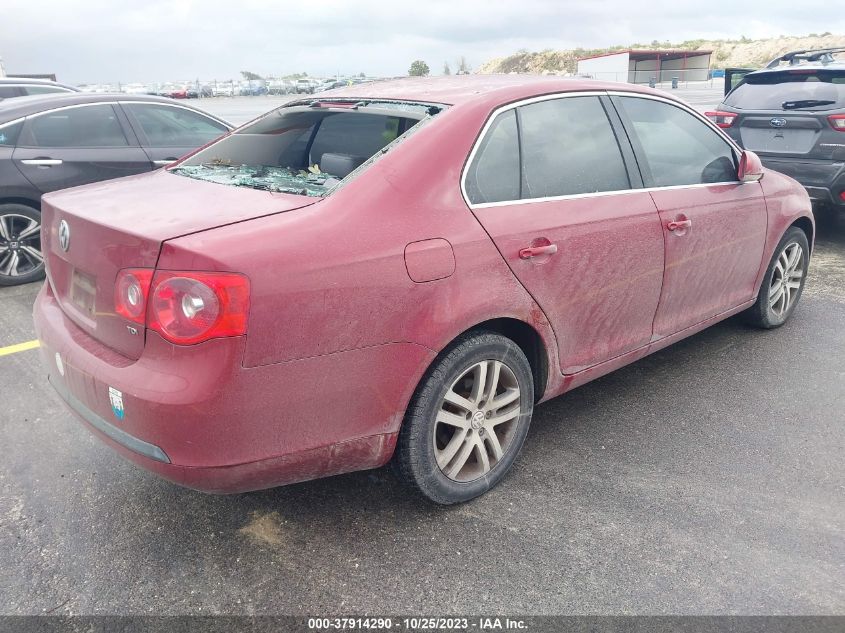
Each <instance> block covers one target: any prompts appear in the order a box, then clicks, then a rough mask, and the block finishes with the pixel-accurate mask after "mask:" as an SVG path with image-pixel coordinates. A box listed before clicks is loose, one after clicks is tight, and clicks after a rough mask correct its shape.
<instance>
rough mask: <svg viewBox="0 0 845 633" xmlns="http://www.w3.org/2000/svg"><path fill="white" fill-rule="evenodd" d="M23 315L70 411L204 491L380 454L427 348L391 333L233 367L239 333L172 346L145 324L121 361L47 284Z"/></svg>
mask: <svg viewBox="0 0 845 633" xmlns="http://www.w3.org/2000/svg"><path fill="white" fill-rule="evenodd" d="M34 318H35V326H36V331H37V334H38V338H39V339H40V341H41V353H42V358H43V361H44V363H45V366H46V367H47V369H48V377H49V380H50V382H51V383H52V384H53V386H54V387H55V388H56V390H57V391H58V392H59V394H60V395H61V396H62V398H63V399H64V400H65V402H66V403H67V404H68V406H69V408H70V409H71V410H72V411H73V412H74V414H75V415H76V416H77V417H78V418H79V419H80V420H82V421H83V422H84V423H85V424H86V426H87V427H88V428H89V429H90V430H91V431H92V432H93V433H94V434H95V435H97V436H98V437H99V438H100V439H102V440H103V441H104V442H106V443H107V444H108V445H109V446H111V447H112V448H113V449H114V450H116V451H117V452H118V453H120V454H121V455H123V456H124V457H126V458H127V459H129V460H131V461H132V462H134V463H136V464H138V465H140V466H142V467H143V468H145V469H147V470H150V471H152V472H154V473H157V474H158V475H160V476H162V477H164V478H166V479H168V480H170V481H173V482H175V483H178V484H181V485H184V486H188V487H190V488H195V489H198V490H203V491H206V492H216V493H228V492H243V491H248V490H257V489H261V488H269V487H273V486H278V485H284V484H289V483H294V482H298V481H305V480H308V479H314V478H318V477H324V476H328V475H334V474H339V473H344V472H350V471H354V470H363V469H367V468H375V467H378V466H381V465H382V464H384V463H386V462H387V461H388V460H389V459H390V457H391V455H392V454H393V449H394V448H395V443H396V437H397V434H398V431H399V425H400V423H401V420H402V416H403V414H404V409H405V406H406V405H407V402H408V400H409V399H410V396H411V391H412V390H413V387H414V385H415V384H416V382H417V380H418V378H419V376H420V375H421V374H422V372H423V371H424V370H425V367H427V365H428V363H429V362H430V360H431V359H432V358H433V352H431V351H430V350H428V349H426V348H423V347H421V346H417V345H413V344H395V345H382V346H375V347H370V348H366V349H361V350H353V351H349V352H343V353H339V354H331V355H328V356H318V357H314V358H309V359H303V360H299V361H292V362H288V363H278V364H274V365H267V366H262V367H254V368H244V367H243V366H242V365H241V359H242V358H243V349H244V344H245V340H244V339H243V337H240V338H228V339H216V340H212V341H208V342H206V343H202V344H199V345H194V346H188V347H178V346H173V345H171V344H169V343H168V342H166V341H164V340H163V339H162V338H160V337H159V336H158V335H156V334H155V333H151V332H148V333H147V341H146V345H145V347H144V352H143V354H142V356H141V357H140V358H139V359H138V360H137V361H132V360H130V359H127V358H126V357H123V356H121V355H120V354H118V353H116V352H114V351H113V350H111V349H109V348H107V347H104V346H103V345H101V344H100V343H98V342H97V341H96V340H94V339H93V338H91V337H90V336H89V335H88V334H86V333H85V332H83V331H82V330H81V329H80V328H78V327H77V326H76V325H75V324H74V323H73V322H72V321H70V320H69V319H68V318H67V317H66V316H65V315H64V313H63V312H62V310H61V308H60V307H59V306H58V303H57V302H56V300H55V298H54V297H53V295H52V293H51V292H50V290H49V285H48V284H45V286H44V287H43V288H42V290H41V292H40V293H39V295H38V298H37V299H36V303H35V309H34ZM57 357H58V358H59V359H60V360H61V363H59V362H58V361H57V360H56V359H57ZM110 388H111V389H112V390H115V391H116V392H118V393H119V394H120V397H121V403H122V411H120V413H121V415H122V417H119V416H118V414H117V413H116V412H115V410H114V409H113V408H112V400H111V397H110ZM315 389H319V391H318V392H315Z"/></svg>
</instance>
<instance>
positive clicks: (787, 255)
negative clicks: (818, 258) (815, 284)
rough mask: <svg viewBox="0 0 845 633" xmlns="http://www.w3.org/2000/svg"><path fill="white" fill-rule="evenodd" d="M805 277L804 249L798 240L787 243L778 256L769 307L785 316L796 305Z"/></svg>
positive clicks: (773, 273)
mask: <svg viewBox="0 0 845 633" xmlns="http://www.w3.org/2000/svg"><path fill="white" fill-rule="evenodd" d="M803 277H804V251H803V250H802V248H801V246H800V245H799V244H798V243H797V242H790V243H789V244H787V245H786V246H785V247H784V248H783V250H782V251H781V253H780V255H779V256H778V260H777V264H775V268H774V271H772V281H771V284H770V285H769V307H770V308H771V310H772V312H773V313H774V314H775V316H777V317H783V316H784V315H785V314H786V313H787V312H788V311H789V310H790V308H792V306H793V305H794V303H795V301H796V299H797V298H798V290H799V289H800V288H801V280H802V279H803Z"/></svg>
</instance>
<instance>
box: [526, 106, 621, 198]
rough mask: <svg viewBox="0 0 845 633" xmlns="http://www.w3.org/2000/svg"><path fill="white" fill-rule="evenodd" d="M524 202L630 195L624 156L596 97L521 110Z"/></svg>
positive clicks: (527, 107) (528, 107)
mask: <svg viewBox="0 0 845 633" xmlns="http://www.w3.org/2000/svg"><path fill="white" fill-rule="evenodd" d="M519 115H520V120H519V122H520V134H521V140H522V146H521V147H522V169H523V187H522V197H523V198H545V197H550V196H567V195H574V194H581V193H596V192H601V191H620V190H623V189H629V188H630V186H631V184H630V181H629V180H628V172H627V170H626V169H625V163H624V161H623V159H622V152H621V150H620V149H619V144H618V143H617V141H616V136H615V134H614V133H613V129H612V128H611V126H610V121H609V120H608V118H607V114H605V111H604V108H603V107H602V105H601V102H600V101H599V98H598V97H566V98H562V99H552V100H549V101H540V102H537V103H532V104H529V105H525V106H521V107H520V108H519Z"/></svg>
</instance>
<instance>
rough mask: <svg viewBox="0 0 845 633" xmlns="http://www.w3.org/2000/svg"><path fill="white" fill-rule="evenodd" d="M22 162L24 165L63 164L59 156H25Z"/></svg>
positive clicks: (51, 165)
mask: <svg viewBox="0 0 845 633" xmlns="http://www.w3.org/2000/svg"><path fill="white" fill-rule="evenodd" d="M21 162H22V163H23V164H24V165H36V166H38V167H53V166H54V165H61V164H62V161H61V159H59V158H24V159H22V160H21Z"/></svg>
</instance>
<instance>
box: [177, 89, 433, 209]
mask: <svg viewBox="0 0 845 633" xmlns="http://www.w3.org/2000/svg"><path fill="white" fill-rule="evenodd" d="M323 105H328V106H331V107H310V106H301V107H287V108H281V109H279V110H277V111H275V112H271V113H270V114H268V115H266V116H264V117H262V118H260V119H258V120H257V121H255V122H254V123H252V124H250V125H247V126H246V127H243V128H241V129H239V130H237V131H236V132H235V133H233V134H231V135H229V136H227V137H224V138H222V139H221V140H220V141H218V142H217V143H214V144H213V145H211V146H209V147H207V148H206V149H204V150H201V151H200V152H198V153H196V154H194V155H193V156H191V157H190V158H189V159H187V160H186V161H184V162H183V163H181V164H179V165H178V166H176V167H174V168H172V169H171V170H170V171H171V173H175V174H178V175H180V176H186V177H189V178H197V179H200V180H206V181H209V182H215V183H218V184H223V185H230V186H236V187H250V188H253V189H263V190H266V191H274V192H282V193H293V194H298V195H306V196H323V195H326V194H327V193H329V192H330V191H331V190H332V189H333V188H334V187H335V186H337V185H338V184H339V183H340V181H341V180H343V179H344V178H346V177H347V176H348V175H349V174H351V173H352V172H353V171H355V170H356V169H357V168H358V167H360V166H361V165H363V164H364V163H365V162H366V161H367V160H368V159H369V158H370V157H372V156H373V155H375V154H376V153H378V152H379V151H381V150H382V149H383V148H385V147H386V146H387V145H388V144H390V143H392V142H393V141H394V140H396V139H397V138H398V137H399V136H401V135H402V134H404V133H405V132H406V131H408V130H410V129H411V128H412V127H413V126H414V125H416V124H417V123H418V122H419V121H420V120H421V119H422V118H423V116H424V115H423V114H421V113H419V112H417V111H415V110H402V109H400V108H396V107H394V106H393V105H392V104H391V106H390V107H389V108H379V107H361V108H356V107H354V106H355V104H345V105H344V106H343V107H338V105H339V104H323Z"/></svg>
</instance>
